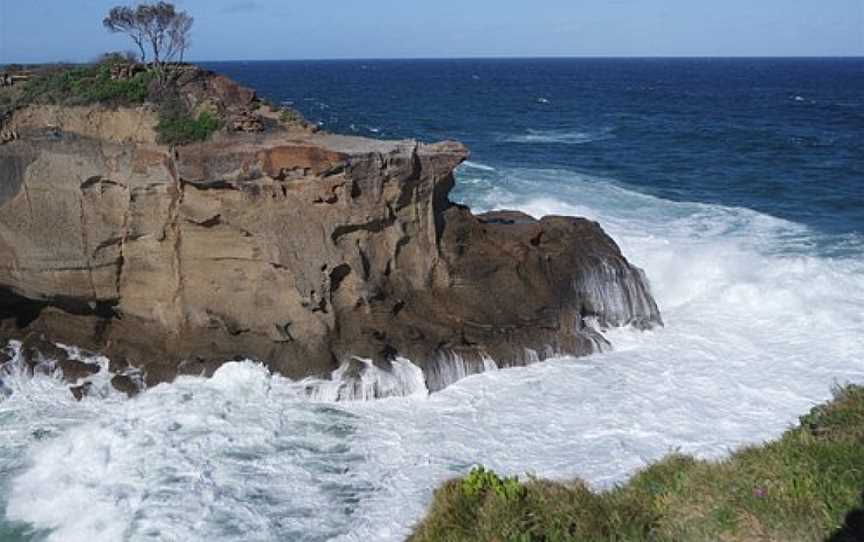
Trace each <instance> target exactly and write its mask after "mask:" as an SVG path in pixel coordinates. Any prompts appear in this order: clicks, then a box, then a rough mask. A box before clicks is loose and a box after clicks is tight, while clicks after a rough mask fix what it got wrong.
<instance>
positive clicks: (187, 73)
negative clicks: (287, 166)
mask: <svg viewBox="0 0 864 542" xmlns="http://www.w3.org/2000/svg"><path fill="white" fill-rule="evenodd" d="M31 105H60V106H70V107H72V106H104V107H109V108H120V107H136V106H146V107H149V108H152V109H153V110H154V111H156V112H157V113H158V125H157V126H156V131H157V134H158V139H159V142H160V143H164V144H168V145H183V144H188V143H192V142H196V141H204V140H206V139H208V138H210V136H211V135H213V134H214V133H216V132H219V131H224V132H243V133H269V132H285V131H292V132H298V131H299V132H307V133H311V132H315V131H317V127H315V126H311V125H309V124H308V123H307V122H306V121H305V120H304V119H303V117H302V116H301V115H300V114H299V113H298V112H297V111H295V110H293V109H290V108H287V107H279V106H274V105H273V104H271V103H269V102H267V101H266V100H261V99H260V98H258V97H257V96H256V94H255V91H254V90H252V89H249V88H246V87H243V86H241V85H239V84H238V83H236V82H235V81H232V80H231V79H229V78H227V77H225V76H223V75H219V74H217V73H214V72H211V71H208V70H204V69H202V68H199V67H197V66H194V65H190V64H175V65H172V66H171V67H170V70H168V72H167V75H166V76H165V77H163V78H160V77H158V75H157V73H156V71H155V70H153V69H151V68H150V67H149V66H147V65H143V64H136V63H129V62H124V61H118V60H117V59H111V58H109V59H107V60H104V61H102V62H99V63H95V64H90V65H51V66H37V67H33V68H30V69H28V68H24V67H18V68H12V69H9V70H7V71H5V72H0V122H2V119H3V118H7V117H9V116H11V114H12V113H13V112H14V111H16V110H19V109H22V108H25V107H28V106H31Z"/></svg>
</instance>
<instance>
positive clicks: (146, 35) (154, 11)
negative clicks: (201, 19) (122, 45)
mask: <svg viewBox="0 0 864 542" xmlns="http://www.w3.org/2000/svg"><path fill="white" fill-rule="evenodd" d="M193 21H194V19H193V18H192V16H190V15H189V14H188V13H186V12H185V11H177V8H175V7H174V4H171V3H168V2H156V3H154V4H146V3H145V4H138V5H137V6H136V7H135V8H131V7H127V6H117V7H114V8H111V11H109V12H108V16H107V17H105V19H103V20H102V24H103V26H105V28H107V29H108V31H109V32H112V33H123V34H126V35H128V36H129V37H130V38H131V39H132V41H133V42H135V45H137V46H138V49H139V50H140V51H141V61H142V62H146V61H147V54H146V47H145V45H146V46H149V48H150V51H151V52H152V54H153V66H154V68H155V69H156V71H157V72H158V73H159V76H160V78H163V77H164V74H165V69H164V68H165V64H166V63H169V62H173V61H175V60H177V59H178V58H179V59H180V60H181V61H182V60H183V55H184V54H185V52H186V49H188V48H189V44H190V42H191V37H190V36H191V30H192V23H193Z"/></svg>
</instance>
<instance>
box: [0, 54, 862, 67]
mask: <svg viewBox="0 0 864 542" xmlns="http://www.w3.org/2000/svg"><path fill="white" fill-rule="evenodd" d="M676 59H680V60H700V59H702V60H738V59H740V60H748V59H749V60H775V59H776V60H796V59H813V60H819V59H826V60H829V59H849V60H853V59H864V54H840V55H540V56H533V55H529V56H519V55H513V56H510V55H490V56H482V55H481V56H442V57H435V56H405V57H383V56H382V57H307V58H246V59H212V58H210V59H194V60H186V61H184V62H185V63H187V64H196V63H215V62H376V61H378V62H380V61H410V60H414V61H429V60H676ZM92 62H93V61H92V60H91V61H68V60H46V61H39V62H24V61H2V62H0V66H9V65H14V64H22V65H40V64H89V63H92Z"/></svg>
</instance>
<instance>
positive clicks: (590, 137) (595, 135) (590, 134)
mask: <svg viewBox="0 0 864 542" xmlns="http://www.w3.org/2000/svg"><path fill="white" fill-rule="evenodd" d="M614 137H615V135H614V134H613V133H612V130H611V129H610V128H604V129H601V130H593V131H579V130H532V129H529V130H527V132H526V133H523V134H511V135H506V136H502V137H500V138H499V140H500V141H503V142H505V143H526V144H537V143H559V144H565V145H583V144H585V143H592V142H594V141H605V140H607V139H613V138H614Z"/></svg>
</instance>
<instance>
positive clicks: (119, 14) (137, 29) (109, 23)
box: [102, 6, 147, 62]
mask: <svg viewBox="0 0 864 542" xmlns="http://www.w3.org/2000/svg"><path fill="white" fill-rule="evenodd" d="M141 7H142V6H138V9H137V10H134V9H132V8H130V7H127V6H117V7H113V8H111V11H109V12H108V16H107V17H105V18H104V19H102V26H104V27H105V28H107V29H108V31H109V32H111V33H113V34H126V35H127V36H129V37H130V38H131V39H132V41H133V42H135V45H137V46H138V50H139V51H141V62H147V52H146V51H145V50H144V27H143V25H142V24H141V23H140V22H139V21H140V20H139V17H138V12H139V11H140V10H141Z"/></svg>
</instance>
